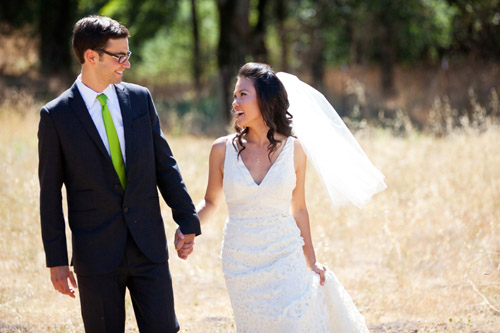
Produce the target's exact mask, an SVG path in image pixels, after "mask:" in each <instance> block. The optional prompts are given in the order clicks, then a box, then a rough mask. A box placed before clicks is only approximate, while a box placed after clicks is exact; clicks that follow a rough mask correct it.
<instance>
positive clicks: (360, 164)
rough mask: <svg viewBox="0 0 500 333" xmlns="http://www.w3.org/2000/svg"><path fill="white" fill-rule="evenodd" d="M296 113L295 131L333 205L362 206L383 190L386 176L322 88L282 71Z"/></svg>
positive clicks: (293, 111)
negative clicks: (367, 153) (314, 86)
mask: <svg viewBox="0 0 500 333" xmlns="http://www.w3.org/2000/svg"><path fill="white" fill-rule="evenodd" d="M277 76H278V78H279V79H280V81H281V82H282V83H283V85H284V86H285V89H286V91H287V94H288V100H289V102H290V107H289V109H288V111H289V112H290V113H291V114H292V116H293V123H292V126H293V132H294V134H295V135H296V136H297V137H298V139H299V140H300V142H301V144H302V146H303V148H304V150H305V152H306V154H307V157H308V159H309V160H310V161H311V162H312V163H313V165H314V167H315V169H316V171H317V172H318V174H319V175H320V178H321V180H322V181H323V184H324V185H325V187H326V189H327V192H328V194H329V196H330V199H331V202H332V204H333V205H334V206H340V205H345V204H349V203H353V204H354V205H356V206H358V207H362V206H363V205H365V204H366V203H368V202H369V201H370V199H371V197H372V196H373V195H374V194H376V193H378V192H380V191H382V190H384V189H385V188H386V187H387V186H386V185H385V183H384V175H383V174H382V173H380V172H379V171H378V170H377V169H376V168H375V166H373V164H372V163H371V162H370V160H369V159H368V157H367V156H366V154H365V153H364V151H363V149H361V147H360V145H359V144H358V142H357V141H356V139H355V138H354V136H353V135H352V133H351V132H350V131H349V129H348V128H347V126H346V125H345V124H344V122H343V121H342V119H341V118H340V116H339V115H338V114H337V112H336V111H335V109H334V108H333V106H332V105H331V104H330V103H329V102H328V101H327V99H326V98H325V97H324V96H323V94H321V93H320V92H319V91H317V90H316V89H314V88H313V87H311V86H309V85H308V84H306V83H304V82H302V81H301V80H299V79H298V78H297V77H296V76H294V75H291V74H288V73H284V72H279V73H277Z"/></svg>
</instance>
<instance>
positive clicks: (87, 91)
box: [76, 74, 116, 110]
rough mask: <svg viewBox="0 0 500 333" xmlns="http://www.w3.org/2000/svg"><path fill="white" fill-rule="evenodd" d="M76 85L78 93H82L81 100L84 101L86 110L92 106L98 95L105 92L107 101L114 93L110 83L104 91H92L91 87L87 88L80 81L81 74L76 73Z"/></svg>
mask: <svg viewBox="0 0 500 333" xmlns="http://www.w3.org/2000/svg"><path fill="white" fill-rule="evenodd" d="M76 86H77V87H78V90H79V91H80V94H81V95H82V98H83V101H84V102H85V105H86V106H87V109H88V110H90V109H91V108H92V106H93V105H94V103H95V102H96V100H97V96H98V95H100V94H105V95H106V97H107V100H108V101H109V100H110V98H112V97H114V96H115V95H116V92H115V91H114V89H113V85H112V84H110V85H109V86H108V87H107V88H106V89H104V91H102V92H100V93H98V92H96V91H94V90H93V89H92V88H89V87H88V86H86V85H85V83H83V82H82V74H80V75H78V77H77V78H76Z"/></svg>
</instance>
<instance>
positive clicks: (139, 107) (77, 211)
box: [38, 16, 201, 332]
mask: <svg viewBox="0 0 500 333" xmlns="http://www.w3.org/2000/svg"><path fill="white" fill-rule="evenodd" d="M128 37H129V32H128V30H127V28H126V27H124V26H123V25H121V24H119V23H118V22H116V21H115V20H112V19H110V18H107V17H102V16H89V17H85V18H83V19H81V20H80V21H78V22H77V23H76V24H75V27H74V30H73V48H74V51H75V53H76V56H77V58H78V60H79V62H80V63H81V74H80V75H79V76H78V78H77V79H76V81H75V83H74V84H73V86H72V87H71V88H70V89H68V90H67V91H65V92H64V93H63V94H62V95H61V96H59V97H58V98H56V99H55V100H53V101H51V102H49V103H48V104H47V105H45V106H44V107H42V109H41V112H40V114H41V118H40V124H39V131H38V139H39V179H40V216H41V227H42V239H43V245H44V249H45V255H46V262H47V267H50V276H51V280H52V283H53V285H54V288H55V289H56V290H58V291H59V292H60V293H62V294H66V295H69V296H71V297H75V291H74V289H75V288H76V287H77V284H76V281H75V278H74V276H73V273H72V272H71V270H70V268H69V265H68V264H69V263H68V254H67V245H66V234H65V221H64V216H63V209H62V195H61V188H62V185H64V186H65V188H66V194H67V205H68V224H69V227H70V229H71V234H72V261H71V264H72V265H74V270H75V273H76V275H77V280H78V286H79V288H78V289H79V291H80V292H79V294H80V303H81V310H82V317H83V322H84V325H85V330H86V331H87V332H123V331H124V327H125V300H124V297H125V290H126V288H128V289H129V292H130V295H131V298H132V302H133V306H134V311H135V315H136V318H137V323H138V326H139V329H140V331H141V332H177V331H178V330H179V325H178V323H177V319H176V317H175V312H174V301H173V292H172V283H171V277H170V271H169V267H168V254H167V244H166V238H165V230H164V226H163V220H162V217H161V212H160V203H159V197H158V191H157V188H158V189H159V190H160V192H161V194H162V197H163V199H164V200H165V201H166V203H167V204H168V205H169V206H170V208H171V209H172V215H173V218H174V220H175V222H176V223H177V224H178V225H179V228H180V230H181V231H182V233H183V234H184V237H185V238H184V242H187V243H188V244H193V242H194V237H195V235H199V234H200V233H201V231H200V224H199V219H198V216H197V214H196V211H195V208H194V205H193V203H192V201H191V198H190V197H189V195H188V193H187V190H186V186H185V184H184V181H183V180H182V177H181V174H180V172H179V169H178V166H177V163H176V161H175V159H174V157H173V156H172V152H171V150H170V147H169V145H168V144H167V141H165V138H164V137H163V134H162V132H161V129H160V120H159V118H158V115H157V113H156V110H155V107H154V104H153V100H152V98H151V95H150V93H149V91H148V90H147V89H146V88H144V87H141V86H138V85H133V84H129V83H122V76H123V72H124V71H125V69H128V68H130V62H129V57H130V54H131V52H130V51H129V47H128ZM179 256H180V257H182V258H184V259H185V258H186V257H187V255H186V252H184V254H182V253H180V252H179ZM68 282H69V283H68Z"/></svg>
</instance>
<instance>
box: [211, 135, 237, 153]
mask: <svg viewBox="0 0 500 333" xmlns="http://www.w3.org/2000/svg"><path fill="white" fill-rule="evenodd" d="M232 138H233V135H226V136H221V137H220V138H217V139H215V141H214V142H213V143H212V152H213V153H215V154H218V155H219V154H222V155H224V154H225V153H226V145H227V142H228V141H230V140H232Z"/></svg>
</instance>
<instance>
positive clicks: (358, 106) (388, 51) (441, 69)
mask: <svg viewBox="0 0 500 333" xmlns="http://www.w3.org/2000/svg"><path fill="white" fill-rule="evenodd" d="M97 13H98V14H102V15H107V16H110V17H113V18H115V19H117V20H118V21H120V22H121V23H123V24H124V25H126V26H127V27H128V28H129V29H130V32H131V38H130V48H131V50H132V51H133V55H132V58H131V63H132V69H131V70H128V71H127V72H126V77H125V80H127V81H131V82H137V83H140V84H144V85H147V86H148V87H149V88H150V89H151V90H152V92H153V97H154V98H155V101H156V103H157V106H158V109H159V111H160V113H161V114H163V113H164V112H165V111H169V112H168V113H165V114H163V116H162V117H163V119H164V120H165V122H166V126H167V127H168V128H169V129H171V130H172V131H174V132H183V133H186V132H187V133H192V134H203V133H208V134H214V133H216V134H221V128H222V129H224V126H221V122H224V123H228V122H229V120H230V101H231V96H232V88H233V85H234V77H235V76H236V74H237V71H238V68H239V67H240V66H241V65H242V64H244V63H245V62H248V61H259V62H266V63H269V64H271V65H272V66H273V68H274V69H275V70H276V71H288V72H291V73H293V74H296V75H299V76H300V77H301V78H302V79H303V80H305V81H307V82H309V83H311V84H312V85H314V86H315V87H316V88H318V89H319V90H320V91H322V92H323V93H324V94H325V95H326V96H327V98H328V99H329V100H330V101H331V102H332V104H333V105H334V106H335V107H336V109H337V110H338V112H339V113H340V114H341V115H342V116H349V119H350V120H351V121H354V122H355V123H352V124H351V125H352V126H363V125H364V123H365V122H368V123H372V124H377V125H381V126H384V127H391V128H392V129H393V130H394V131H396V132H404V131H405V127H406V130H407V129H408V126H415V127H416V128H417V129H419V130H427V131H432V132H434V133H439V132H443V131H446V129H443V126H444V127H446V126H448V129H449V127H450V126H452V127H456V126H461V125H463V124H464V122H475V125H477V126H482V125H481V124H480V122H481V119H479V118H481V117H484V116H485V115H493V116H495V117H498V116H499V115H500V111H499V109H498V90H499V89H500V80H499V77H500V63H499V60H500V1H498V0H476V1H468V0H406V1H397V0H316V1H313V0H286V1H285V0H238V1H230V0H109V1H104V0H42V1H39V0H17V1H13V0H5V1H2V3H1V4H0V98H2V97H4V96H5V94H11V93H8V91H9V90H8V88H13V87H16V88H20V89H28V90H29V91H30V92H31V93H33V94H34V97H35V98H41V99H44V100H48V99H50V98H52V97H54V96H56V95H57V94H59V93H60V92H61V91H62V90H63V89H64V88H65V87H66V86H67V85H68V84H70V83H71V82H73V80H74V79H75V77H76V75H77V73H78V71H79V65H78V63H77V61H76V60H75V57H74V56H73V51H72V49H71V45H70V44H71V33H72V27H73V25H74V23H75V22H76V21H77V20H78V19H79V18H81V17H83V16H86V15H89V14H97ZM481 108H482V109H481ZM479 109H481V110H479ZM483 109H484V110H483ZM443 110H445V111H446V112H448V114H443V112H444V111H443ZM478 110H479V111H480V112H482V113H483V114H482V115H478V114H477V112H478ZM356 120H357V121H356ZM361 120H362V122H361V123H360V121H361ZM447 121H448V122H451V123H448V124H446V122H447ZM441 125H443V126H441Z"/></svg>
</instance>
